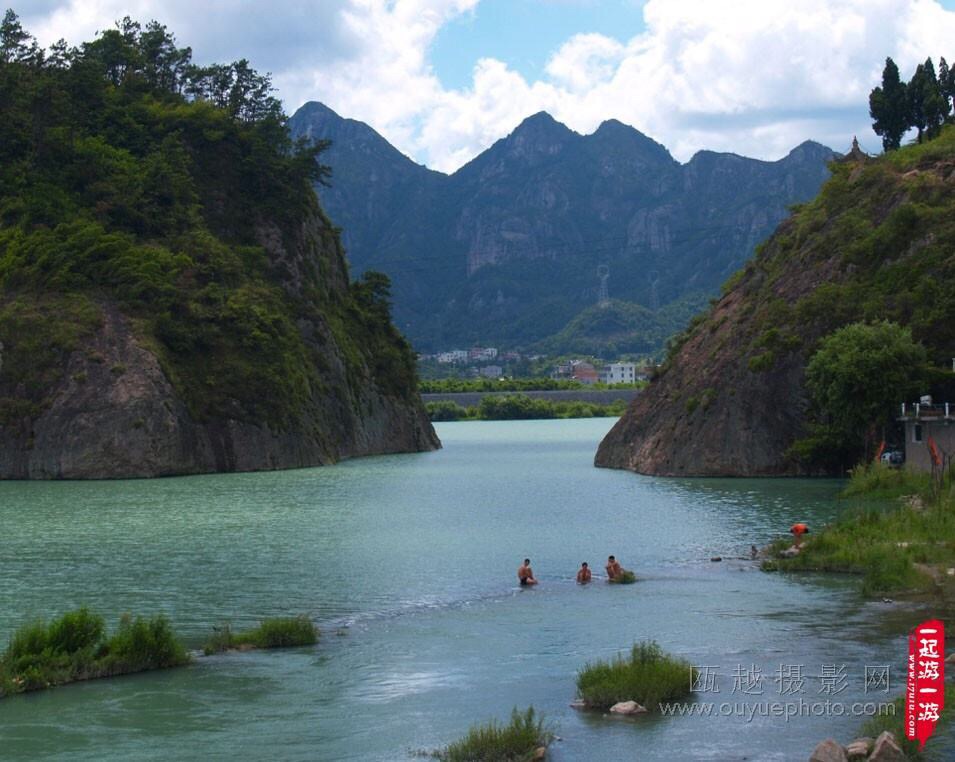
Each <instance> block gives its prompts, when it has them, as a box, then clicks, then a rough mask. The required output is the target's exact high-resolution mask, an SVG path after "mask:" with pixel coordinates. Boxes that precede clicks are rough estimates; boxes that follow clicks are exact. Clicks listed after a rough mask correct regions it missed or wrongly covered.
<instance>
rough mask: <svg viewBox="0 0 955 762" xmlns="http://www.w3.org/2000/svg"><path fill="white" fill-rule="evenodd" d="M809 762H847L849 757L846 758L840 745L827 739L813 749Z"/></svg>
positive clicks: (844, 751)
mask: <svg viewBox="0 0 955 762" xmlns="http://www.w3.org/2000/svg"><path fill="white" fill-rule="evenodd" d="M809 762H849V757H848V756H846V750H845V749H844V748H843V747H842V744H840V743H839V742H838V741H836V740H834V739H832V738H827V739H826V740H825V741H821V742H820V743H819V745H818V746H816V748H815V749H813V752H812V756H811V757H809Z"/></svg>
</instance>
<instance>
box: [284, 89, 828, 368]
mask: <svg viewBox="0 0 955 762" xmlns="http://www.w3.org/2000/svg"><path fill="white" fill-rule="evenodd" d="M290 126H291V128H292V131H293V133H294V134H295V135H297V136H301V137H308V138H312V139H323V138H324V139H330V140H331V141H332V145H331V148H330V149H329V150H328V152H327V159H326V160H327V162H328V164H329V165H331V167H332V171H333V174H332V177H331V180H330V182H331V186H330V187H327V188H326V187H319V188H318V189H317V191H318V194H319V196H320V198H321V199H322V202H323V204H324V206H325V208H326V209H327V210H328V212H329V215H330V217H331V218H332V219H333V220H334V221H335V223H336V224H338V225H340V226H342V227H343V229H344V230H345V233H344V242H345V246H346V249H347V250H348V253H349V257H350V259H351V261H352V262H353V263H354V266H355V268H356V270H357V271H362V270H364V269H366V268H367V269H377V270H381V271H383V272H385V273H387V274H389V275H390V276H391V278H392V280H393V282H394V284H395V291H394V293H395V316H396V321H397V323H398V324H399V326H400V327H401V328H402V329H403V330H404V331H405V332H406V334H407V335H408V336H409V338H411V339H412V341H413V342H414V343H415V345H416V347H417V348H419V349H423V350H427V349H440V348H447V347H449V346H452V345H461V346H463V345H467V344H468V343H469V342H492V343H501V344H508V345H513V346H532V345H535V344H536V343H537V342H539V341H541V340H543V339H545V338H547V337H549V336H552V335H553V334H556V333H558V332H559V331H561V330H562V329H563V328H564V327H565V326H566V325H567V324H568V323H569V322H570V321H571V320H572V319H573V318H574V317H575V316H576V315H577V314H579V313H580V312H581V311H582V310H585V309H586V308H587V307H589V306H591V305H593V304H594V303H595V302H596V301H597V296H598V290H599V286H600V280H599V277H598V274H597V270H598V267H606V268H608V269H609V280H608V289H609V293H610V296H611V297H612V298H614V299H618V300H622V301H626V302H632V303H636V304H639V305H642V306H643V307H646V308H648V309H650V310H652V311H656V310H658V309H660V308H662V307H666V306H670V305H680V304H682V303H684V301H686V304H687V306H686V309H685V310H684V311H685V312H686V318H687V319H688V318H689V316H690V311H691V309H692V308H691V307H690V306H689V305H690V303H693V304H696V303H698V302H699V301H700V298H701V297H703V298H705V297H707V296H709V295H711V294H713V293H714V292H715V291H716V290H717V289H718V286H719V284H720V283H721V282H722V281H723V280H725V278H726V277H728V276H729V275H730V274H731V273H732V272H733V271H734V270H736V269H737V268H738V267H739V266H740V265H741V264H742V263H743V262H745V261H746V259H748V258H749V256H750V255H751V254H752V251H753V249H754V248H755V246H756V245H757V244H758V243H759V242H760V241H761V240H763V238H765V237H766V236H767V235H768V234H769V233H770V232H771V231H772V229H773V228H774V227H775V225H776V224H777V223H778V222H779V221H780V220H781V219H783V217H784V216H785V215H786V210H787V208H788V206H789V205H791V204H793V203H796V202H799V201H805V200H807V199H808V198H811V197H812V196H813V195H814V194H815V192H816V191H817V190H818V187H819V185H820V184H821V183H822V182H823V181H824V179H825V178H826V176H827V174H828V169H827V162H828V161H829V160H831V159H832V158H833V157H834V156H835V154H834V153H833V152H832V151H831V150H829V149H828V148H825V147H824V146H821V145H819V144H816V143H812V142H807V143H804V144H802V145H801V146H798V147H797V148H795V149H794V150H793V151H792V152H790V154H789V155H787V156H786V157H784V158H782V159H780V160H779V161H775V162H765V161H758V160H754V159H747V158H744V157H740V156H735V155H732V154H718V153H713V152H708V151H701V152H700V153H698V154H696V155H695V156H694V157H693V158H692V159H691V160H690V161H689V162H687V163H686V164H680V163H679V162H677V161H676V160H675V159H674V158H673V157H672V156H671V155H670V154H669V152H668V151H667V150H666V148H664V147H663V146H662V145H660V144H659V143H657V142H655V141H653V140H652V139H650V138H648V137H647V136H645V135H643V134H642V133H640V132H639V131H637V130H635V129H633V128H632V127H628V126H627V125H624V124H622V123H620V122H619V121H616V120H608V121H606V122H604V123H603V124H601V125H600V127H599V128H598V129H597V130H596V131H595V132H594V133H592V134H590V135H580V134H578V133H576V132H574V131H573V130H570V129H569V128H567V127H566V126H564V125H563V124H561V123H559V122H557V121H556V120H555V119H553V118H552V117H551V116H550V115H548V114H546V113H543V112H542V113H538V114H535V115H533V116H530V117H528V118H527V119H525V120H524V121H523V122H522V123H521V124H520V125H519V126H518V127H517V128H516V129H515V130H514V131H513V132H512V133H511V134H510V135H508V136H507V137H505V138H502V139H500V140H498V141H497V142H496V143H494V145H492V146H491V147H490V148H488V149H487V150H486V151H484V152H483V153H481V154H480V155H478V156H477V157H475V158H474V159H473V160H472V161H470V162H468V163H467V164H466V165H464V166H463V167H461V168H460V169H459V170H457V171H456V172H454V173H453V174H451V175H444V174H441V173H438V172H433V171H431V170H428V169H426V168H424V167H422V166H420V165H417V164H415V163H414V162H412V161H411V160H410V159H408V158H407V157H404V156H402V155H401V154H400V153H399V152H398V151H396V149H394V148H393V147H392V146H391V145H390V144H388V143H387V141H386V140H385V139H384V138H382V137H381V136H380V135H378V133H376V132H375V131H374V130H372V129H371V128H370V127H368V126H367V125H364V124H362V123H361V122H356V121H354V120H349V119H343V118H341V117H340V116H338V115H337V114H335V112H334V111H332V110H331V109H329V108H328V107H326V106H324V105H322V104H318V103H309V104H306V105H305V106H303V107H302V108H301V109H299V111H297V112H296V113H295V114H294V115H293V116H292V117H291V119H290ZM651 333H652V330H651ZM657 346H659V344H657Z"/></svg>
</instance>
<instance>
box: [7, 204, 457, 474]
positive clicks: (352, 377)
mask: <svg viewBox="0 0 955 762" xmlns="http://www.w3.org/2000/svg"><path fill="white" fill-rule="evenodd" d="M259 230H260V239H261V243H262V244H263V246H264V247H265V249H266V251H267V252H268V255H269V257H270V259H271V263H272V265H273V267H274V269H275V270H276V272H280V273H281V274H282V285H283V288H284V289H285V290H286V292H287V293H288V295H289V296H290V298H299V297H301V295H302V289H303V286H304V284H305V283H307V282H308V281H309V280H310V279H311V276H310V275H309V274H308V273H312V272H317V271H320V272H321V273H322V274H323V276H324V277H323V278H322V279H321V280H320V281H319V282H320V284H321V287H320V289H319V290H318V293H319V297H318V299H319V303H318V304H314V305H313V307H316V308H317V309H315V310H312V311H309V312H308V313H307V316H305V315H303V316H302V317H301V318H300V319H299V321H298V328H299V330H300V331H301V334H302V337H303V339H304V341H305V344H306V346H307V348H308V349H309V351H310V352H312V353H314V356H315V358H316V362H317V363H319V364H320V366H321V381H322V383H321V386H320V387H315V388H313V389H312V390H311V393H310V395H309V397H308V399H307V400H305V401H304V402H303V404H302V405H301V407H300V409H299V410H298V412H297V415H296V416H295V417H294V419H293V420H291V421H288V422H286V423H284V424H282V425H276V424H274V423H270V422H267V421H263V420H255V419H254V416H250V415H249V414H248V413H247V412H246V411H243V410H241V409H240V408H239V406H238V405H236V406H235V413H236V415H235V417H229V416H223V415H221V414H215V415H211V416H210V415H208V414H206V413H205V412H204V411H202V410H198V411H197V410H192V409H190V406H189V405H187V404H186V402H185V401H184V399H183V396H182V394H181V390H180V389H177V387H176V385H175V384H174V383H173V381H172V380H171V378H170V373H169V371H168V367H167V363H166V362H165V359H166V358H165V357H164V355H163V353H162V352H161V351H158V350H157V345H156V342H155V341H154V340H153V339H152V338H151V337H149V336H148V335H145V334H144V333H143V331H142V330H140V329H139V328H138V327H137V324H136V320H135V319H134V318H131V317H129V316H127V315H126V314H124V312H123V311H122V310H121V309H120V308H119V306H118V305H117V304H115V303H113V302H111V301H107V300H99V301H97V302H96V303H95V310H96V312H97V313H98V315H97V316H96V318H95V319H94V320H93V321H92V327H91V328H90V329H89V330H87V331H86V332H85V333H84V334H83V335H82V337H81V338H79V339H78V340H77V342H76V343H75V346H73V347H72V348H71V350H70V351H69V352H67V353H64V359H63V368H62V369H61V372H59V373H57V374H56V376H57V378H58V381H57V382H56V383H55V385H54V386H53V387H52V388H50V389H47V390H45V398H46V402H45V404H44V405H43V409H42V411H41V412H40V413H39V415H38V416H36V417H30V416H25V417H23V418H22V419H20V420H18V421H12V422H10V423H8V424H7V425H0V478H4V479H113V478H133V477H151V476H168V475H176V474H201V473H211V472H232V471H259V470H273V469H284V468H298V467H305V466H316V465H324V464H329V463H334V462H336V461H338V460H341V459H343V458H349V457H354V456H360V455H374V454H383V453H395V452H415V451H423V450H432V449H436V448H438V447H440V442H439V441H438V438H437V436H436V435H435V433H434V429H433V427H432V426H431V423H430V422H429V421H428V418H427V415H426V413H425V411H424V408H423V405H422V403H421V400H420V397H419V396H418V394H417V392H416V391H415V390H414V389H407V390H404V391H403V393H398V394H396V393H394V392H393V391H390V390H383V389H382V388H381V385H380V384H379V383H378V382H377V380H376V379H375V377H374V375H373V373H372V370H371V369H370V368H369V367H368V365H367V364H366V363H362V364H361V365H360V366H359V367H357V368H356V367H355V366H354V364H352V365H349V363H348V361H347V359H346V357H345V349H344V348H343V347H341V346H340V345H339V343H338V342H339V340H338V339H336V336H335V334H334V331H333V330H332V328H331V327H330V325H329V323H328V321H327V320H326V319H325V318H324V317H323V316H324V315H325V314H326V313H329V312H333V311H334V310H335V308H336V306H337V305H336V303H337V302H340V301H341V300H342V297H343V294H344V293H345V291H346V290H347V288H348V286H347V282H348V278H347V271H346V266H345V260H344V256H343V252H342V249H341V246H340V244H339V243H338V237H337V234H336V232H335V231H334V230H333V229H332V227H331V225H330V223H328V221H327V220H326V219H325V218H324V216H323V215H322V214H321V213H320V212H319V211H318V210H317V209H316V210H315V212H314V214H313V215H312V216H311V217H310V218H309V219H308V220H306V221H305V222H304V223H303V224H302V226H301V228H300V229H299V230H298V231H297V234H296V235H294V236H292V237H291V238H290V237H288V236H283V235H282V234H281V231H280V230H279V229H278V228H276V227H274V226H271V225H268V224H263V225H261V226H260V228H259ZM0 301H2V300H0ZM50 319H54V320H55V319H57V316H55V315H51V316H50ZM16 343H17V339H16V337H13V338H12V339H9V338H8V341H7V344H6V347H5V351H6V352H7V353H8V354H9V353H10V352H11V351H14V350H15V349H16ZM5 386H6V387H9V384H5V379H4V376H3V374H2V358H0V397H4V398H6V399H8V400H9V399H11V398H15V397H17V396H18V393H19V394H20V396H22V395H23V393H24V391H23V390H22V389H16V388H5Z"/></svg>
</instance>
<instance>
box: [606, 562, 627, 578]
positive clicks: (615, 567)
mask: <svg viewBox="0 0 955 762" xmlns="http://www.w3.org/2000/svg"><path fill="white" fill-rule="evenodd" d="M606 569H607V579H616V578H617V577H619V576H620V575H621V574H623V567H622V566H621V565H620V562H619V561H618V560H617V559H616V558H615V557H614V556H608V557H607V566H606Z"/></svg>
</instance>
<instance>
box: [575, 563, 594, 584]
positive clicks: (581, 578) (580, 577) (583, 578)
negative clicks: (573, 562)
mask: <svg viewBox="0 0 955 762" xmlns="http://www.w3.org/2000/svg"><path fill="white" fill-rule="evenodd" d="M590 577H591V574H590V567H589V566H587V562H586V561H584V562H583V563H582V564H581V565H580V568H579V569H578V570H577V582H578V583H579V584H581V585H584V584H586V583H588V582H590Z"/></svg>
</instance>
